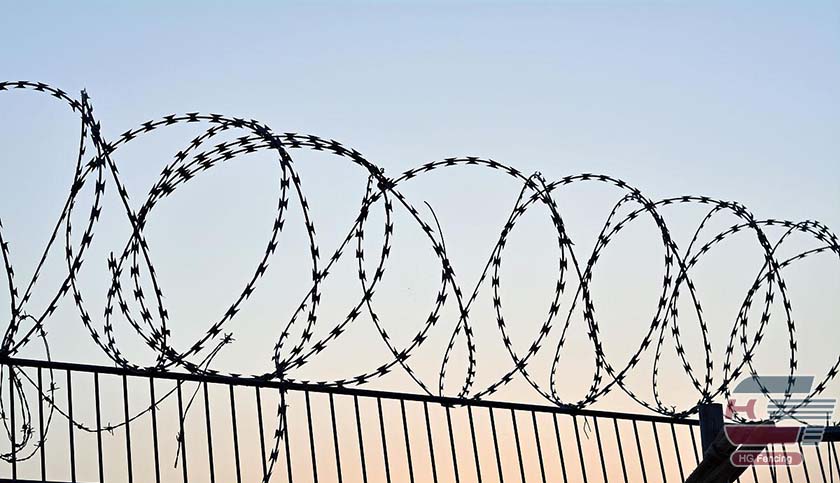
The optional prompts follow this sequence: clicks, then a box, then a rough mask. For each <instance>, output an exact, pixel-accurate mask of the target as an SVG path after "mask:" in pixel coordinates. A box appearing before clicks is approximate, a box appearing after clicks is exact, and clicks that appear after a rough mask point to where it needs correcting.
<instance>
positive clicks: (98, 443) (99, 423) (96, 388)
mask: <svg viewBox="0 0 840 483" xmlns="http://www.w3.org/2000/svg"><path fill="white" fill-rule="evenodd" d="M93 398H94V404H95V406H96V451H97V463H98V466H99V481H100V482H104V481H105V468H104V467H103V466H104V465H103V455H102V410H101V408H100V400H99V373H98V372H94V373H93Z"/></svg>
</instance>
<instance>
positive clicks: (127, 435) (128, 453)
mask: <svg viewBox="0 0 840 483" xmlns="http://www.w3.org/2000/svg"><path fill="white" fill-rule="evenodd" d="M122 386H123V415H124V417H125V457H126V459H127V460H128V483H134V471H133V470H132V468H131V420H130V419H129V416H128V378H126V377H125V374H123V376H122Z"/></svg>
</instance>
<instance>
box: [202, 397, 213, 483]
mask: <svg viewBox="0 0 840 483" xmlns="http://www.w3.org/2000/svg"><path fill="white" fill-rule="evenodd" d="M201 386H202V390H203V391H204V429H205V430H206V431H207V459H208V464H209V465H210V483H216V464H215V463H214V462H213V431H212V429H211V426H210V396H209V395H208V394H207V383H206V382H204V383H202V384H201Z"/></svg>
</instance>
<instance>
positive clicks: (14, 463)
mask: <svg viewBox="0 0 840 483" xmlns="http://www.w3.org/2000/svg"><path fill="white" fill-rule="evenodd" d="M6 367H8V369H9V413H10V418H11V422H12V427H11V428H10V431H9V436H11V443H12V479H13V480H17V427H16V424H15V374H14V372H13V369H12V365H11V364H9V365H8V366H6ZM71 424H72V423H71ZM71 428H72V426H71ZM70 431H71V432H72V429H71V430H70Z"/></svg>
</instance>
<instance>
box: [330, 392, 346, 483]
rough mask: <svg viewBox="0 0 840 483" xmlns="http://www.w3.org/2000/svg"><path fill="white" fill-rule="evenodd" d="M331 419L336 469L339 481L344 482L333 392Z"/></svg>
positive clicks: (331, 395) (331, 397) (331, 396)
mask: <svg viewBox="0 0 840 483" xmlns="http://www.w3.org/2000/svg"><path fill="white" fill-rule="evenodd" d="M330 421H332V433H333V446H335V471H336V473H337V476H338V483H342V482H343V481H344V477H343V475H342V473H341V452H340V451H339V449H338V428H337V427H336V424H335V402H334V401H333V394H332V393H330Z"/></svg>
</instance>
